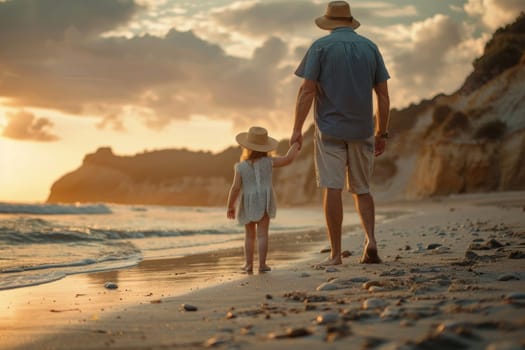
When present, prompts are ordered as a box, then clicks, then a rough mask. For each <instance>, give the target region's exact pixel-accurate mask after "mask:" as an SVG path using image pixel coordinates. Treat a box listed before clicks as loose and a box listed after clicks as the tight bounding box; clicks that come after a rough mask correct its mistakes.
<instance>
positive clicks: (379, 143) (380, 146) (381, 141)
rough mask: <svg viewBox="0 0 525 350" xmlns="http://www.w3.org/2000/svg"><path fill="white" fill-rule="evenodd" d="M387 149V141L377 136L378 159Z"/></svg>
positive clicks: (376, 149)
mask: <svg viewBox="0 0 525 350" xmlns="http://www.w3.org/2000/svg"><path fill="white" fill-rule="evenodd" d="M385 148H386V139H384V138H382V137H380V136H376V139H375V156H376V157H378V156H380V155H381V154H383V152H384V151H385Z"/></svg>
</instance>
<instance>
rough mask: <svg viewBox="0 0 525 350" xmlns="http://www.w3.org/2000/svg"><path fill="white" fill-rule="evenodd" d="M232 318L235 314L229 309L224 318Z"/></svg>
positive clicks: (235, 316)
mask: <svg viewBox="0 0 525 350" xmlns="http://www.w3.org/2000/svg"><path fill="white" fill-rule="evenodd" d="M232 318H237V315H236V314H234V313H233V312H231V311H228V313H227V314H226V319H227V320H231V319H232Z"/></svg>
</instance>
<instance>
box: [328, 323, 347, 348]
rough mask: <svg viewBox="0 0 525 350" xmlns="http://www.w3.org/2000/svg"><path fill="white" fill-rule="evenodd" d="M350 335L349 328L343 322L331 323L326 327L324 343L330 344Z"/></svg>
mask: <svg viewBox="0 0 525 350" xmlns="http://www.w3.org/2000/svg"><path fill="white" fill-rule="evenodd" d="M350 334H351V332H350V327H349V326H348V325H347V324H346V323H345V322H338V323H332V324H330V325H328V326H326V337H325V341H326V342H328V343H332V342H334V341H336V340H339V339H342V338H345V337H348V336H349V335H350Z"/></svg>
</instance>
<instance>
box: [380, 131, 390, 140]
mask: <svg viewBox="0 0 525 350" xmlns="http://www.w3.org/2000/svg"><path fill="white" fill-rule="evenodd" d="M377 136H379V137H380V138H382V139H387V138H388V131H386V132H382V133H378V134H377Z"/></svg>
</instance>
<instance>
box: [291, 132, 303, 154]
mask: <svg viewBox="0 0 525 350" xmlns="http://www.w3.org/2000/svg"><path fill="white" fill-rule="evenodd" d="M294 143H298V144H299V148H298V149H299V150H300V149H301V147H303V134H302V133H301V132H300V131H297V130H294V131H293V133H292V136H291V137H290V146H293V144H294Z"/></svg>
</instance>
